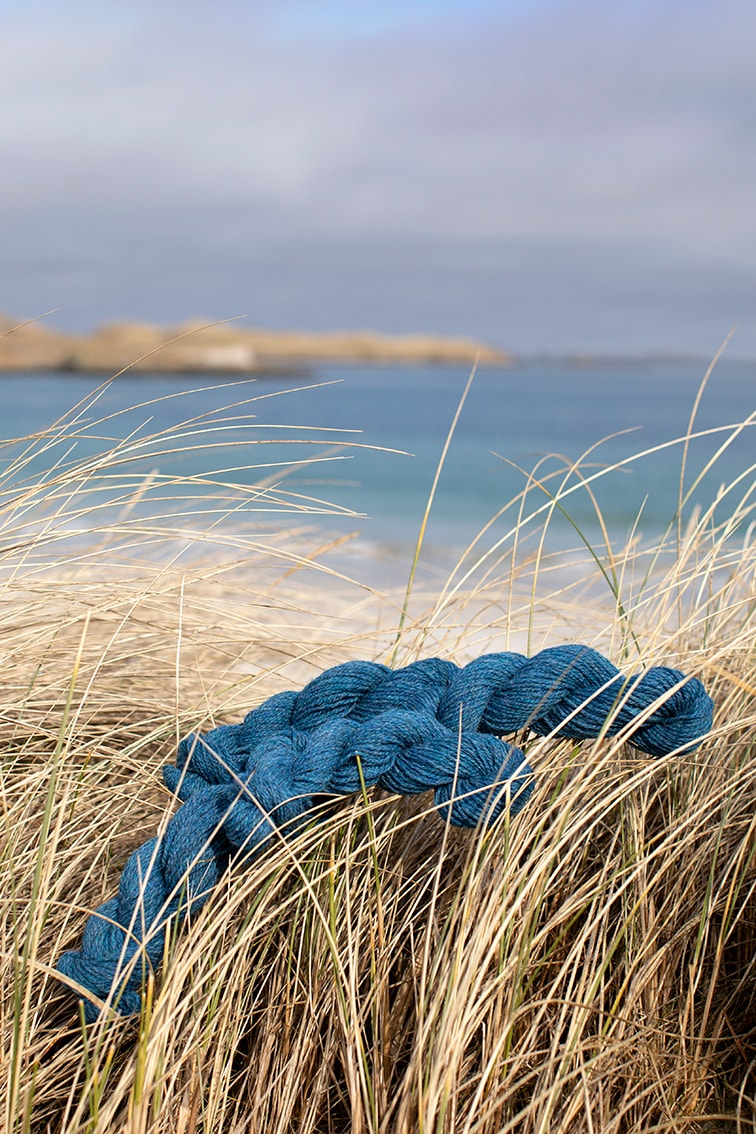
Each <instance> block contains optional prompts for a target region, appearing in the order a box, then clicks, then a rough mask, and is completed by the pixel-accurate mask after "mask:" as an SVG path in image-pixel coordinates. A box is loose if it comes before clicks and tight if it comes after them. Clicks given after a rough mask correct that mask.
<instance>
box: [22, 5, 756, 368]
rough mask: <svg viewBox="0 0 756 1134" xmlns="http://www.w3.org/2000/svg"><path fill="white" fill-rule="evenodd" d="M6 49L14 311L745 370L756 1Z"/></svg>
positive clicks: (127, 11) (432, 16) (73, 35)
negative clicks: (222, 324)
mask: <svg viewBox="0 0 756 1134" xmlns="http://www.w3.org/2000/svg"><path fill="white" fill-rule="evenodd" d="M0 32H1V33H2V34H1V35H0V108H1V109H0V152H2V153H3V155H4V158H3V177H2V180H1V181H0V205H1V206H2V208H0V226H1V227H2V232H1V233H0V235H1V236H2V249H3V253H2V255H3V258H4V265H3V266H4V270H3V272H2V273H0V310H4V311H6V312H8V313H11V314H14V315H18V316H23V317H29V316H33V315H35V314H38V313H40V312H43V311H46V310H48V309H50V308H58V309H59V311H58V313H57V314H56V315H55V320H54V321H56V322H58V323H59V324H61V325H65V326H69V327H72V328H77V327H81V328H85V327H88V326H91V325H93V324H94V323H97V322H100V321H102V320H107V319H113V318H138V319H151V320H155V321H160V322H175V321H180V320H183V319H186V318H190V317H197V316H203V317H208V318H226V317H230V316H236V315H245V316H248V318H249V320H250V322H252V323H255V324H257V325H272V326H279V327H307V328H313V329H318V328H340V327H375V328H377V329H379V330H385V331H412V330H427V331H445V332H449V333H454V334H464V335H475V336H479V337H482V338H485V339H488V340H491V341H493V342H496V343H499V344H502V345H504V346H510V347H512V348H513V349H515V350H519V351H557V350H561V349H566V350H579V351H591V350H595V351H618V352H621V351H638V352H642V351H647V350H684V351H689V352H700V353H703V354H711V353H713V352H714V350H715V349H716V347H717V345H718V344H719V342H720V341H721V339H722V338H723V337H724V336H725V334H726V333H727V332H728V330H729V329H730V327H731V326H733V325H737V331H736V335H735V339H734V342H733V345H732V347H731V352H732V353H734V354H741V355H748V356H756V201H755V198H756V193H755V192H754V186H756V129H755V128H754V125H753V123H754V122H756V68H754V66H753V59H754V53H755V49H756V5H754V4H753V0H719V2H718V3H717V4H713V3H711V2H706V3H703V2H699V0H685V2H684V3H683V2H681V0H655V2H654V3H651V2H644V0H638V2H636V3H633V4H629V3H620V2H617V3H614V4H612V5H607V4H606V3H599V2H598V0H531V2H529V3H526V2H525V0H513V2H506V0H502V2H499V3H494V2H491V0H466V2H465V3H464V4H463V3H460V2H459V0H404V2H401V3H400V2H398V0H383V3H373V2H372V0H369V2H366V3H358V2H356V0H352V2H351V3H346V2H343V0H329V2H323V3H321V2H318V0H297V2H286V0H260V2H257V3H255V2H252V3H241V2H237V0H219V2H218V3H216V4H213V5H209V4H207V3H204V2H200V0H186V2H185V3H181V4H179V3H177V2H176V0H154V2H153V3H151V4H149V5H148V4H146V3H139V2H135V0H134V2H130V3H128V4H126V3H123V4H118V3H112V4H107V5H103V4H99V5H95V4H87V3H79V4H71V3H68V4H63V3H56V2H54V0H36V2H34V0H32V2H27V3H8V2H6V3H0Z"/></svg>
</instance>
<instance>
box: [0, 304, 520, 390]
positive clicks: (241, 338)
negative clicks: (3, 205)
mask: <svg viewBox="0 0 756 1134" xmlns="http://www.w3.org/2000/svg"><path fill="white" fill-rule="evenodd" d="M339 362H341V363H358V364H360V365H365V364H371V363H375V364H383V365H386V364H388V365H403V366H406V365H418V366H423V365H430V364H432V365H459V364H466V365H472V364H475V363H477V364H478V365H481V366H511V365H512V364H513V362H514V359H513V357H512V356H511V355H510V354H508V353H507V352H506V351H503V350H499V349H498V348H496V347H492V346H489V345H486V344H483V343H477V342H474V341H472V340H468V339H456V338H446V337H443V336H435V335H419V334H414V335H383V334H378V333H376V332H373V331H343V332H341V331H333V332H322V333H309V332H304V331H269V330H261V329H258V328H250V327H244V326H241V325H239V324H236V323H227V322H226V323H203V322H197V321H195V322H191V323H185V324H182V325H180V326H177V327H159V326H155V325H152V324H148V323H110V324H106V325H104V326H101V327H98V328H97V329H96V330H95V331H93V332H92V333H91V334H89V335H76V334H71V333H69V332H65V331H60V330H57V329H53V328H48V327H44V326H41V325H40V324H39V323H37V322H35V321H32V322H27V323H19V322H16V321H14V320H12V319H10V318H8V317H7V316H0V373H2V372H5V373H8V372H22V371H23V372H34V371H52V372H60V373H76V374H85V373H101V372H103V371H109V372H111V373H117V372H120V371H122V370H126V369H128V370H131V371H140V372H144V371H150V372H158V373H175V374H184V373H186V374H191V373H196V372H215V373H219V374H281V375H283V376H285V375H289V374H292V373H301V372H302V370H306V369H307V368H309V367H312V366H318V365H321V364H323V363H339Z"/></svg>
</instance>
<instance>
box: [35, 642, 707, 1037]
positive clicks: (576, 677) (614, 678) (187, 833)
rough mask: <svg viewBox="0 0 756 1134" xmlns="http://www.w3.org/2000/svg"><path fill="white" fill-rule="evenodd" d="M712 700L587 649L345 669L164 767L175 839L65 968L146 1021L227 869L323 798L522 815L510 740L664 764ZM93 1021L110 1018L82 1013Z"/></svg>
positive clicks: (672, 674)
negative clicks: (164, 966) (177, 925)
mask: <svg viewBox="0 0 756 1134" xmlns="http://www.w3.org/2000/svg"><path fill="white" fill-rule="evenodd" d="M711 720H712V702H711V699H710V698H709V697H708V695H707V694H706V691H705V690H704V687H703V685H702V684H701V682H700V681H698V680H697V679H696V678H686V677H685V675H684V674H682V673H680V672H679V671H678V670H675V669H669V668H667V667H663V666H661V667H653V668H651V669H648V670H646V671H645V672H644V673H643V674H640V675H635V676H632V677H627V676H623V675H622V674H621V673H620V671H619V670H618V669H617V668H616V667H615V666H614V665H613V664H612V663H611V662H610V661H608V660H607V659H606V658H604V657H602V655H601V654H599V653H597V651H596V650H593V649H591V648H589V647H587V646H581V645H567V646H558V647H554V648H551V649H546V650H542V651H541V652H540V653H539V654H536V655H535V656H534V657H532V658H526V657H524V656H523V655H521V654H516V653H498V654H485V655H483V656H482V657H479V658H477V659H476V660H475V661H473V662H471V663H470V664H469V665H467V666H464V667H463V668H460V667H458V666H456V665H455V664H454V663H453V662H451V661H444V660H442V659H440V658H428V659H425V660H422V661H418V662H414V663H413V664H411V665H408V666H406V667H405V668H403V669H398V670H392V669H390V668H389V667H388V666H385V665H380V664H378V663H375V662H367V661H354V662H346V663H344V664H342V665H337V666H334V667H333V668H331V669H329V670H326V671H325V672H324V673H322V674H320V675H319V676H318V677H316V678H315V679H314V680H313V681H311V682H309V684H308V685H306V686H305V687H304V689H302V690H301V691H300V692H298V693H297V692H285V693H278V694H276V695H275V696H273V697H270V698H269V699H268V700H267V701H265V702H264V703H263V704H262V705H260V706H259V707H258V708H255V709H253V710H252V711H251V712H250V713H248V714H247V715H246V717H245V718H244V720H243V721H242V722H241V723H240V724H237V725H221V726H219V727H218V728H214V729H212V730H211V731H210V732H207V733H205V734H204V735H199V734H195V733H190V734H189V736H187V737H186V738H185V739H184V740H182V741H181V743H180V744H179V746H178V751H177V754H176V762H175V765H167V766H166V767H165V768H164V769H163V778H164V780H165V783H166V786H167V787H168V789H169V790H170V791H171V792H173V793H175V794H176V796H177V797H178V799H179V800H180V801H181V803H182V806H181V807H180V808H179V809H178V811H177V812H176V813H175V814H174V815H173V817H172V818H171V819H170V821H169V822H168V824H167V826H166V829H165V831H164V833H163V834H162V835H161V836H160V837H158V838H153V839H150V840H149V841H148V842H146V843H145V844H144V845H143V846H141V847H140V848H139V849H138V850H136V851H135V852H134V853H133V854H132V856H131V858H130V859H129V860H128V862H127V864H126V866H125V867H124V870H123V873H122V875H121V880H120V884H119V888H118V895H117V896H116V897H114V898H111V899H109V900H108V901H107V902H105V903H104V904H103V905H101V906H100V907H99V909H98V910H97V911H96V912H95V913H94V914H93V915H92V916H91V917H90V918H89V920H88V922H87V925H86V927H85V930H84V934H83V938H82V944H81V949H80V950H78V951H72V952H68V953H64V954H63V956H62V957H60V959H59V961H58V965H57V967H58V969H59V971H60V972H61V973H63V974H64V975H65V976H67V977H69V978H71V979H72V980H74V981H76V982H78V984H80V985H82V986H83V987H84V988H86V989H88V990H89V991H90V992H91V993H92V994H93V996H94V997H95V998H98V999H100V1000H105V1001H109V1003H110V1004H111V1006H112V1007H113V1008H115V1010H116V1011H117V1012H119V1013H120V1014H122V1015H131V1014H132V1013H135V1012H138V1011H139V1008H140V1003H141V992H142V988H143V986H144V981H145V977H146V975H147V974H148V973H149V972H150V971H154V970H156V969H157V968H158V967H159V964H160V961H161V959H162V956H163V952H164V947H165V938H166V932H167V927H168V923H169V921H170V920H171V919H172V918H175V919H178V920H179V921H181V920H183V919H184V918H185V917H186V916H187V914H189V913H191V912H194V911H197V910H198V909H199V908H200V907H201V906H202V905H203V904H204V902H205V901H206V900H207V899H208V897H209V896H210V894H211V893H212V890H213V888H214V886H216V885H217V883H218V882H219V881H220V879H221V877H222V875H223V873H224V871H225V870H226V869H227V867H228V865H229V863H230V862H231V861H232V860H233V861H239V860H240V859H242V858H245V857H247V856H250V855H255V854H259V853H261V852H262V851H263V850H264V849H265V847H266V845H270V844H271V842H272V841H274V840H276V839H278V840H280V839H286V838H288V837H290V836H291V835H292V834H294V833H295V832H296V831H297V829H298V828H299V827H301V825H302V824H303V823H306V822H308V821H310V819H311V817H312V812H313V807H314V801H315V798H314V797H321V796H324V795H326V796H327V795H337V796H338V795H351V794H354V793H355V792H358V791H360V790H361V786H362V783H364V784H365V786H367V787H370V786H376V785H377V786H380V787H382V788H384V789H385V790H387V791H389V792H393V793H396V794H398V795H414V794H418V793H420V792H424V791H428V790H432V791H433V792H434V802H435V804H436V807H437V808H438V810H439V812H440V814H441V817H442V818H443V819H444V820H445V821H447V822H450V823H452V824H454V825H456V826H462V827H476V826H478V825H479V824H483V825H487V824H490V823H492V822H493V821H495V820H496V819H497V818H498V817H499V816H500V815H502V814H503V813H504V812H505V811H506V810H507V809H508V810H509V811H510V813H511V814H512V815H515V814H517V813H518V812H519V811H520V810H521V809H522V807H523V806H524V805H525V803H526V802H527V800H528V798H529V797H530V795H531V794H532V791H533V786H534V778H533V772H532V770H531V768H530V766H529V765H528V763H527V761H526V759H525V756H524V754H523V753H522V751H521V750H520V749H519V748H516V747H514V746H513V745H512V744H509V743H508V742H507V741H505V740H503V739H501V737H502V735H503V734H507V733H510V734H511V733H515V732H520V731H522V730H524V729H530V730H531V731H532V732H533V733H535V734H536V735H538V736H550V735H553V736H558V737H570V738H573V739H577V740H581V739H585V738H589V737H597V736H599V735H601V734H605V735H608V736H615V735H617V734H618V733H620V732H622V733H623V734H625V733H626V734H627V739H628V740H629V741H630V743H632V744H633V746H634V747H635V748H637V749H639V750H640V751H642V752H646V753H648V754H649V755H651V756H663V755H666V754H669V753H672V752H676V753H684V752H690V751H692V750H693V749H694V748H695V747H696V746H697V745H698V744H699V743H700V741H701V740H702V739H703V737H704V736H705V735H706V733H707V732H708V731H709V729H710V728H711ZM85 1013H86V1016H87V1019H88V1020H90V1021H92V1020H94V1019H96V1018H97V1016H98V1014H99V1012H98V1008H97V1006H96V1004H95V1003H94V1001H92V1000H86V1001H85Z"/></svg>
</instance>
